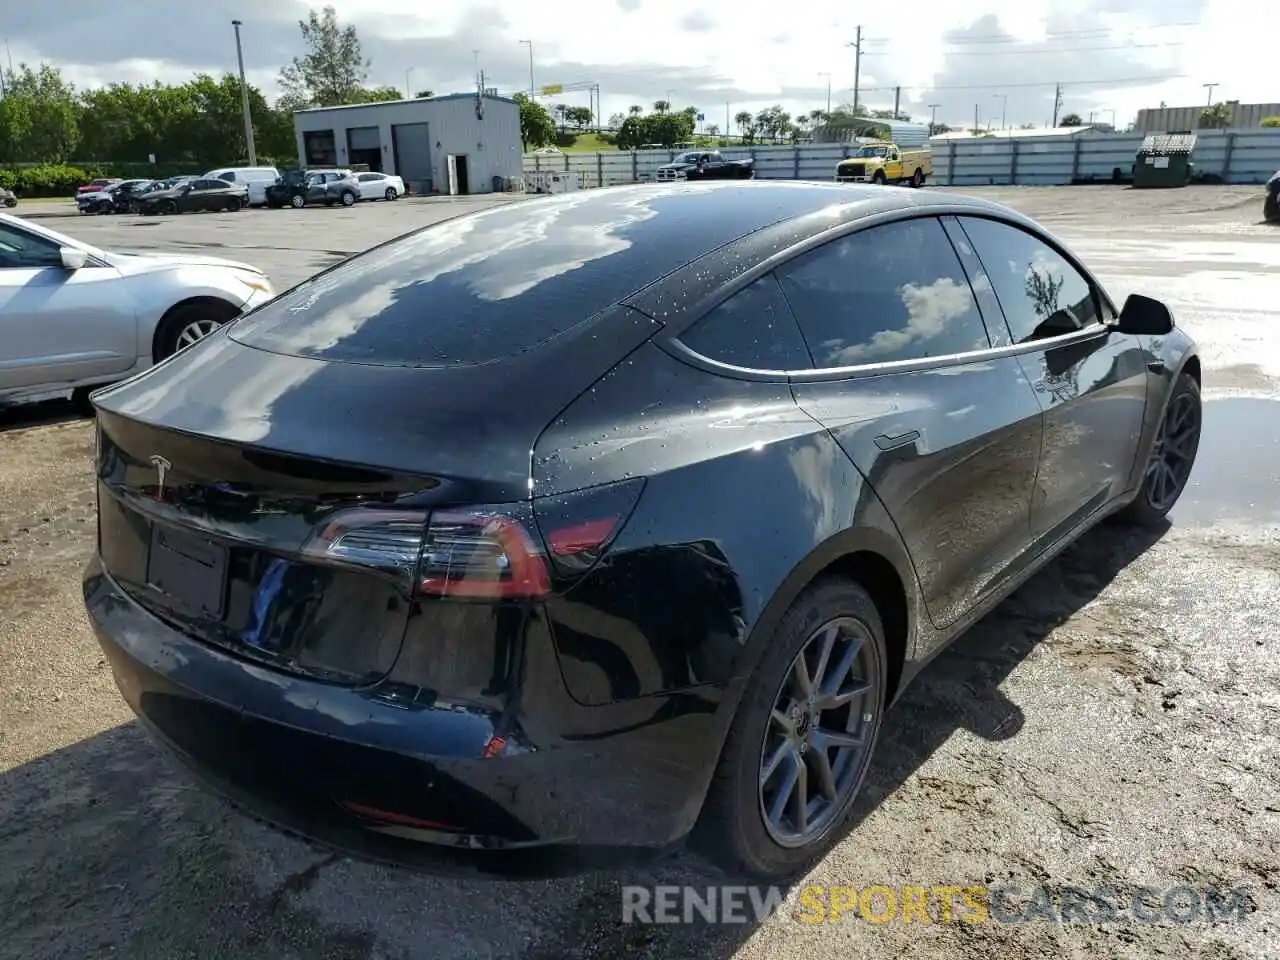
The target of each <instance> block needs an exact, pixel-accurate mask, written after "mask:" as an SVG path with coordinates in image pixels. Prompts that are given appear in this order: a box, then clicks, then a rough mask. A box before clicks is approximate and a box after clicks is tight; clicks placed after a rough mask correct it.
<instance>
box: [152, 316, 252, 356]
mask: <svg viewBox="0 0 1280 960" xmlns="http://www.w3.org/2000/svg"><path fill="white" fill-rule="evenodd" d="M237 315H238V311H237V310H236V309H235V307H233V306H231V305H230V304H229V303H220V302H212V301H210V302H205V303H188V304H184V305H182V306H178V307H174V308H173V309H172V310H170V311H169V312H168V313H167V314H165V317H164V319H163V320H162V321H160V328H159V329H158V330H157V332H156V348H155V360H156V362H157V363H159V362H160V361H161V360H163V359H164V358H165V357H168V356H171V355H172V354H175V353H177V352H178V351H179V350H184V349H186V348H187V347H189V346H191V345H192V344H195V343H198V342H199V341H201V340H203V339H204V338H205V337H207V336H208V335H209V334H211V333H213V332H214V331H215V330H217V329H218V328H219V327H220V326H222V325H223V324H224V323H229V322H230V321H232V320H234V319H235V318H236V316H237Z"/></svg>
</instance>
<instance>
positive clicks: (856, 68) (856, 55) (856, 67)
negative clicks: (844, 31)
mask: <svg viewBox="0 0 1280 960" xmlns="http://www.w3.org/2000/svg"><path fill="white" fill-rule="evenodd" d="M856 36H857V38H858V39H856V40H854V41H853V42H851V43H846V44H845V46H846V47H853V114H854V116H857V115H858V85H859V84H860V83H861V81H862V25H861V24H859V25H858V28H857V33H856Z"/></svg>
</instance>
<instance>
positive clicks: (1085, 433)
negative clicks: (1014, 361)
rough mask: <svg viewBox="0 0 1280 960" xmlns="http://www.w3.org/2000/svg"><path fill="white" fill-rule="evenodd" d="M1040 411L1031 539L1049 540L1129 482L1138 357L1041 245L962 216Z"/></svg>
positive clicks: (1076, 272)
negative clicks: (1021, 347) (1022, 347)
mask: <svg viewBox="0 0 1280 960" xmlns="http://www.w3.org/2000/svg"><path fill="white" fill-rule="evenodd" d="M960 219H961V223H962V225H963V227H964V231H965V233H966V235H967V236H968V238H969V240H970V241H971V242H972V243H973V247H974V250H975V252H976V253H977V255H978V257H979V258H980V259H981V260H982V263H983V266H984V268H985V269H986V272H987V275H988V276H989V277H990V279H991V284H992V286H993V287H994V289H995V294H996V296H997V297H998V298H999V300H1000V305H1001V307H1002V308H1003V310H1004V315H1005V319H1006V320H1007V322H1008V327H1009V334H1010V336H1011V337H1012V338H1013V341H1014V342H1015V343H1026V344H1030V343H1043V347H1042V348H1041V349H1038V350H1034V351H1032V352H1027V353H1023V354H1021V357H1020V359H1021V360H1022V362H1023V365H1024V367H1025V369H1026V373H1027V377H1028V379H1029V380H1030V381H1031V383H1032V385H1033V386H1034V387H1035V390H1036V394H1037V396H1038V397H1039V398H1040V404H1041V406H1042V408H1043V409H1044V424H1045V428H1044V450H1043V452H1042V455H1041V457H1040V475H1039V478H1038V479H1037V482H1036V493H1035V498H1034V500H1033V503H1032V511H1031V527H1032V534H1033V536H1035V537H1037V538H1038V539H1041V540H1043V541H1045V542H1046V543H1049V542H1052V541H1054V540H1056V539H1058V538H1059V537H1060V536H1062V535H1063V534H1065V533H1067V532H1069V531H1070V530H1072V529H1073V528H1074V527H1076V526H1077V525H1078V524H1079V523H1080V522H1081V521H1082V520H1084V519H1085V518H1087V517H1088V516H1090V515H1091V514H1093V513H1095V512H1096V511H1097V510H1098V509H1099V508H1100V507H1102V506H1103V505H1104V504H1106V503H1107V502H1108V501H1110V500H1112V499H1113V498H1115V497H1116V496H1118V495H1119V494H1120V493H1122V492H1123V491H1124V490H1125V489H1126V488H1127V487H1128V485H1129V478H1130V475H1131V473H1132V471H1133V467H1134V463H1135V460H1136V457H1137V452H1138V443H1139V438H1140V436H1141V433H1142V424H1143V417H1144V414H1145V412H1146V403H1147V368H1146V360H1147V357H1146V351H1145V350H1144V348H1143V344H1142V343H1141V342H1140V341H1139V340H1138V339H1137V338H1135V337H1129V336H1126V335H1123V334H1120V333H1118V332H1116V331H1114V330H1113V329H1111V328H1110V327H1109V326H1108V325H1107V324H1105V323H1104V320H1107V319H1109V314H1110V310H1111V308H1110V306H1109V304H1107V303H1106V302H1105V300H1104V299H1103V297H1102V294H1101V292H1100V291H1099V290H1097V289H1095V288H1094V287H1093V285H1092V284H1091V283H1090V282H1089V280H1088V279H1087V278H1086V276H1085V275H1084V274H1083V272H1082V271H1081V270H1080V269H1079V268H1077V267H1076V266H1075V264H1073V263H1072V261H1071V260H1070V259H1069V258H1068V257H1067V256H1065V255H1064V253H1063V252H1062V251H1059V250H1057V249H1055V248H1054V247H1053V246H1051V245H1049V244H1048V243H1047V242H1045V241H1043V240H1041V239H1039V238H1037V237H1035V236H1033V235H1032V234H1030V233H1027V232H1026V231H1024V230H1021V229H1019V228H1017V227H1015V226H1013V225H1011V224H1006V223H997V222H995V221H992V220H984V219H980V218H972V217H962V218H960Z"/></svg>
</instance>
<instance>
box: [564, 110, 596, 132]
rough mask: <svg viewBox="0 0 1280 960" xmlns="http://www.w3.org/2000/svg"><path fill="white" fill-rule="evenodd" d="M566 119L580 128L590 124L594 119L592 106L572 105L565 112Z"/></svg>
mask: <svg viewBox="0 0 1280 960" xmlns="http://www.w3.org/2000/svg"><path fill="white" fill-rule="evenodd" d="M564 116H565V119H566V120H568V121H569V122H570V123H571V124H573V125H574V126H575V127H577V128H578V129H579V130H582V129H584V128H586V127H587V126H588V125H590V123H591V120H592V114H591V108H590V107H570V108H569V109H568V110H566V111H565V112H564Z"/></svg>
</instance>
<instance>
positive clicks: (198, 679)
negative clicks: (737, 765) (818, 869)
mask: <svg viewBox="0 0 1280 960" xmlns="http://www.w3.org/2000/svg"><path fill="white" fill-rule="evenodd" d="M84 599H85V606H86V609H87V611H88V614H89V620H90V623H91V625H92V627H93V629H94V632H95V634H96V636H97V639H98V642H99V644H100V645H101V647H102V649H103V650H104V652H105V653H106V656H107V660H108V662H109V663H110V665H111V669H112V672H113V674H114V676H115V680H116V683H117V686H118V687H119V688H120V691H121V693H122V695H123V696H124V699H125V700H126V702H127V703H128V704H129V706H130V707H131V708H132V709H133V711H134V712H135V713H136V714H137V715H138V717H139V718H140V719H141V720H142V721H143V723H144V725H145V726H146V727H147V728H148V729H149V730H150V731H151V732H152V733H153V734H154V735H155V736H156V737H157V739H159V740H160V741H161V742H162V743H164V744H165V745H167V746H168V747H170V748H171V749H172V750H173V751H174V752H176V753H177V754H178V756H179V758H180V759H182V760H183V761H185V762H186V763H187V764H188V765H189V766H191V767H192V768H193V769H194V770H195V771H196V773H197V774H198V775H199V776H200V778H201V779H203V780H204V781H205V782H206V783H207V784H208V785H210V786H211V787H213V788H214V789H215V790H216V791H218V792H220V793H222V794H223V795H225V796H227V797H229V798H230V799H231V800H233V801H234V802H236V803H237V804H239V805H241V806H243V807H245V808H247V809H248V810H249V812H251V813H253V814H255V815H257V816H259V817H261V818H263V819H265V820H267V821H269V822H272V823H274V824H277V825H279V826H282V827H284V828H286V829H288V830H291V831H294V832H297V833H300V834H302V835H304V836H307V837H310V838H312V839H315V840H318V841H320V842H322V843H325V844H328V845H329V846H332V847H335V848H337V849H340V850H343V851H345V852H348V853H352V854H355V855H357V856H362V857H366V858H371V859H376V860H380V861H386V862H393V863H397V864H402V865H408V866H422V867H426V868H428V869H438V868H439V867H441V866H447V864H446V863H445V860H444V859H442V858H445V859H449V860H452V859H455V858H456V856H457V852H458V851H460V850H462V851H469V852H470V853H469V856H468V863H467V866H468V867H474V866H475V864H474V863H471V862H470V861H472V860H474V858H475V855H474V852H473V851H476V850H484V851H490V852H493V853H494V856H490V857H488V858H487V859H488V860H490V861H492V860H493V859H494V858H495V857H496V856H497V853H496V852H498V851H507V852H508V854H512V851H514V852H515V854H512V855H518V853H519V851H520V850H522V849H526V848H537V849H539V850H540V851H541V854H546V853H548V852H549V850H548V848H552V849H554V850H556V851H558V852H560V853H563V854H567V855H569V859H570V860H572V861H573V862H575V863H576V862H582V861H585V862H588V863H591V862H598V861H600V860H604V861H608V860H609V859H612V858H614V857H616V855H617V854H618V853H620V852H625V853H626V854H627V855H628V856H634V855H635V853H636V852H637V851H638V850H643V849H648V850H651V851H656V850H661V849H663V848H665V847H667V846H669V845H670V844H672V843H674V842H676V841H678V840H679V839H680V838H681V837H682V836H683V835H684V834H685V833H687V832H688V830H689V829H690V828H691V827H692V825H693V823H694V821H695V820H696V817H697V814H698V811H699V809H700V806H701V801H702V796H703V795H704V793H705V789H706V785H707V783H708V782H709V778H710V774H711V769H712V766H713V765H714V763H715V759H716V754H717V751H718V737H717V735H716V734H715V733H714V732H713V731H714V729H716V728H718V727H719V724H718V723H717V722H716V721H715V719H714V717H715V714H716V710H715V702H714V699H712V700H709V701H704V702H703V703H701V704H700V705H698V706H696V707H690V706H689V704H690V703H691V702H692V701H696V700H697V699H698V698H697V695H696V694H691V693H689V692H685V693H684V694H683V695H681V696H680V697H673V698H649V699H647V700H645V701H639V702H631V703H620V704H614V705H611V706H609V707H596V708H586V707H582V706H581V705H577V704H575V703H574V702H573V701H572V700H570V698H568V696H567V695H566V694H565V693H564V688H563V682H562V681H561V679H560V674H559V670H558V668H557V667H556V662H555V655H554V652H553V651H546V652H545V656H543V657H541V658H539V659H538V660H537V662H530V663H529V664H528V665H527V667H526V669H527V670H528V671H529V673H530V674H531V675H532V676H531V677H530V679H529V684H530V685H529V686H527V687H526V690H527V691H528V692H527V694H522V696H521V697H519V698H517V699H518V701H519V706H513V707H508V708H507V709H506V710H503V711H487V710H483V709H479V708H474V707H467V706H465V705H462V704H456V703H445V702H443V701H441V700H436V701H435V702H434V703H431V704H429V705H422V704H420V703H419V704H413V705H405V704H404V702H403V701H400V702H397V701H396V698H395V696H394V694H393V691H390V690H385V689H382V687H381V685H375V686H374V687H370V688H363V689H356V688H349V687H339V686H335V685H331V684H326V683H323V682H319V681H313V680H308V679H304V678H300V677H295V676H291V675H286V674H283V673H278V672H276V671H273V670H270V669H268V668H265V667H263V666H260V665H258V664H255V663H252V662H250V661H247V660H241V659H238V658H236V657H234V656H232V655H230V654H228V653H226V652H224V651H222V650H218V649H216V648H213V647H211V646H208V645H205V644H202V643H200V642H198V641H196V640H193V639H191V638H189V637H187V636H185V635H184V634H182V633H180V632H179V631H177V630H176V629H174V628H172V627H170V626H169V625H168V624H166V623H165V622H163V621H162V620H160V619H158V618H157V617H155V616H153V615H152V614H150V613H149V612H147V611H146V610H144V609H143V608H142V607H140V606H139V605H138V604H136V603H135V602H134V601H133V600H132V599H131V598H130V597H129V596H128V595H127V594H126V593H125V592H124V591H123V590H121V589H120V587H119V586H118V585H117V584H116V583H115V582H114V581H113V580H112V579H111V577H110V576H109V575H108V574H106V573H105V572H104V570H103V568H102V565H101V562H100V561H99V560H98V558H96V557H95V558H94V559H93V560H91V561H90V563H89V565H88V567H87V569H86V570H85V576H84ZM533 684H536V687H535V686H534V685H533ZM446 848H452V851H453V852H452V853H449V852H448V850H447V849H446ZM541 854H540V855H541ZM499 859H501V857H499Z"/></svg>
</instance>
